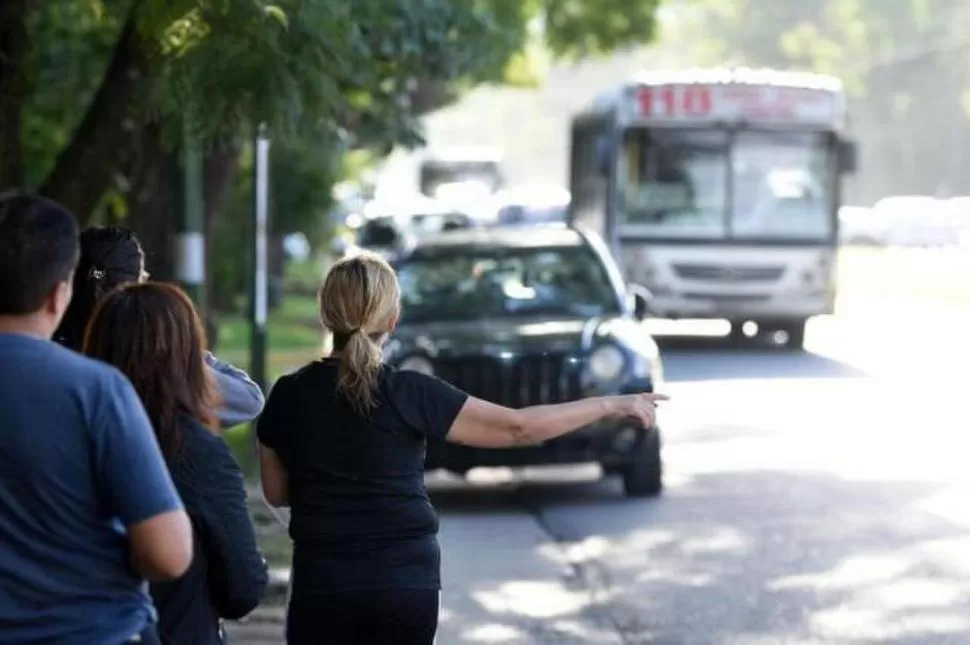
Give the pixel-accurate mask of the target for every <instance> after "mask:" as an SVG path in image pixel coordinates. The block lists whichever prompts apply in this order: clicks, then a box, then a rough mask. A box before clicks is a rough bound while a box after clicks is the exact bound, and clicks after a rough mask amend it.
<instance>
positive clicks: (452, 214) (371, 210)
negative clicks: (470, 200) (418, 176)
mask: <svg viewBox="0 0 970 645" xmlns="http://www.w3.org/2000/svg"><path fill="white" fill-rule="evenodd" d="M473 226H477V223H476V222H475V220H474V219H473V218H472V217H471V216H470V215H468V214H467V213H463V212H460V211H457V210H455V209H453V208H451V207H450V206H448V205H447V204H445V203H443V202H441V201H439V200H434V199H430V198H427V197H424V196H423V195H414V196H400V197H399V198H398V199H397V200H394V201H387V202H379V201H374V202H370V203H369V204H368V205H367V207H366V208H365V209H364V213H363V216H362V217H360V218H359V219H358V220H357V221H355V226H354V230H355V234H354V241H353V243H346V242H344V241H343V240H340V241H339V242H338V243H337V246H336V247H335V248H334V249H333V250H334V252H335V253H336V254H337V255H345V254H352V253H355V252H357V251H358V250H360V249H366V250H368V251H372V252H374V253H377V254H378V255H381V256H382V257H384V258H386V259H387V260H388V261H394V259H395V258H396V257H398V256H399V255H400V254H401V253H405V252H407V250H408V249H409V248H410V247H411V246H412V245H413V244H414V243H415V242H416V241H417V240H419V239H421V238H422V237H423V236H425V235H428V234H434V233H440V232H442V231H450V230H455V229H462V228H470V227H473Z"/></svg>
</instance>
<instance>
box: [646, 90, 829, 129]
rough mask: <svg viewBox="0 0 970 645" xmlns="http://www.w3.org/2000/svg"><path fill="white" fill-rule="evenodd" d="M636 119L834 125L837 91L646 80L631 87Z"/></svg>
mask: <svg viewBox="0 0 970 645" xmlns="http://www.w3.org/2000/svg"><path fill="white" fill-rule="evenodd" d="M631 98H632V99H633V105H632V106H631V107H633V110H632V112H633V115H634V116H635V118H637V119H646V120H650V119H658V120H664V121H679V122H684V121H686V122H690V121H695V122H712V121H725V122H734V121H768V122H775V123H793V124H805V125H809V124H818V125H821V126H829V127H831V126H837V125H840V122H841V116H842V115H841V108H842V106H841V96H840V95H838V94H836V93H833V92H830V91H827V90H824V89H816V88H811V87H790V86H777V85H757V84H747V83H745V84H740V83H737V84H735V83H717V84H682V85H647V86H642V85H641V86H638V87H636V88H634V89H633V93H632V97H631Z"/></svg>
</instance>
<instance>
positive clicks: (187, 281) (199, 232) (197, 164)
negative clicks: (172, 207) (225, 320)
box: [175, 124, 205, 318]
mask: <svg viewBox="0 0 970 645" xmlns="http://www.w3.org/2000/svg"><path fill="white" fill-rule="evenodd" d="M202 174H203V169H202V150H201V147H200V145H199V141H198V140H197V139H196V138H195V137H194V136H193V135H192V133H191V132H190V130H189V127H188V124H186V125H185V126H183V128H182V213H181V217H180V218H179V222H178V224H179V226H178V231H177V235H176V249H175V275H176V279H177V280H178V281H179V282H180V283H181V285H182V288H184V289H185V291H186V293H188V294H189V296H190V297H191V298H192V300H193V301H194V302H195V306H196V309H198V311H199V315H200V316H202V317H203V318H204V316H205V235H204V233H203V230H204V229H203V221H202V220H203V211H204V209H205V198H204V196H203V192H202Z"/></svg>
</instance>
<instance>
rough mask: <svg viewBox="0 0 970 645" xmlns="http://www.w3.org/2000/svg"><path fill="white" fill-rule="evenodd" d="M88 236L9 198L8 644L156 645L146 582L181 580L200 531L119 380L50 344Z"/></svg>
mask: <svg viewBox="0 0 970 645" xmlns="http://www.w3.org/2000/svg"><path fill="white" fill-rule="evenodd" d="M77 260H78V229H77V223H76V222H75V220H74V218H73V217H72V215H71V214H70V213H68V212H67V211H66V210H65V209H64V208H62V207H61V206H59V205H58V204H55V203H53V202H50V201H48V200H44V199H41V198H37V197H30V196H19V195H14V196H6V197H0V641H2V642H3V643H5V644H7V645H21V644H23V645H26V644H33V643H78V644H82V643H83V644H84V645H121V644H123V643H129V642H132V643H134V642H142V643H151V642H152V640H153V638H154V637H153V630H154V623H155V612H154V609H153V607H152V604H151V600H150V598H149V596H148V594H147V589H146V584H145V579H149V580H167V579H174V578H177V577H179V576H181V575H182V573H184V571H185V570H186V569H187V568H188V566H189V564H190V562H191V560H192V531H191V525H190V523H189V519H188V516H187V515H186V514H185V511H184V510H183V508H182V503H181V500H179V497H178V494H177V493H176V491H175V487H174V485H173V484H172V481H171V478H170V477H169V474H168V471H167V469H166V467H165V462H164V461H163V459H162V456H161V454H160V451H159V448H158V445H157V443H156V439H155V435H154V433H153V431H152V427H151V424H150V422H149V420H148V416H147V414H146V413H145V410H144V408H143V407H142V404H141V402H140V401H139V399H138V396H137V394H136V393H135V391H134V389H133V388H132V386H131V384H130V383H129V382H128V380H127V379H126V378H125V377H124V376H123V375H122V374H121V373H120V372H118V371H117V370H116V369H114V368H113V367H109V366H107V365H104V364H101V363H99V362H96V361H93V360H90V359H87V358H85V357H83V356H80V355H78V354H76V353H74V352H72V351H70V350H68V349H64V348H62V347H60V346H59V345H56V344H54V343H52V342H50V337H51V335H52V334H53V332H54V330H55V329H56V328H57V325H58V323H59V321H60V319H61V316H62V315H63V314H64V310H65V309H66V307H67V304H68V302H69V301H70V299H71V278H72V274H73V271H74V268H75V265H76V263H77Z"/></svg>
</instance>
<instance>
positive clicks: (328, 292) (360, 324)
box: [320, 253, 400, 415]
mask: <svg viewBox="0 0 970 645" xmlns="http://www.w3.org/2000/svg"><path fill="white" fill-rule="evenodd" d="M399 297H400V289H399V287H398V284H397V276H396V275H395V274H394V269H392V268H391V267H390V265H389V264H388V263H387V262H385V261H384V260H383V259H382V258H380V257H379V256H377V255H374V254H372V253H360V254H358V255H354V256H351V257H348V258H344V259H342V260H340V261H338V262H336V263H335V264H334V265H333V267H331V269H330V271H329V272H328V273H327V277H326V278H325V279H324V281H323V285H322V286H321V287H320V319H321V320H322V321H323V324H324V326H325V327H326V328H327V329H329V330H330V331H331V333H333V341H334V343H333V347H334V351H335V352H337V353H338V354H339V360H340V371H339V377H338V381H337V390H338V392H340V393H341V394H342V395H343V396H345V397H346V398H347V400H349V401H350V403H351V404H352V405H353V406H354V408H356V409H357V410H358V411H359V412H360V413H361V414H365V415H366V414H368V413H369V412H370V410H371V409H372V408H373V407H374V406H375V405H376V404H377V401H376V392H377V380H378V377H379V376H380V372H381V361H382V357H381V343H382V342H383V340H384V339H385V338H386V337H387V334H388V333H390V331H391V328H392V327H393V325H394V323H395V322H396V320H397V313H398V299H399Z"/></svg>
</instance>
